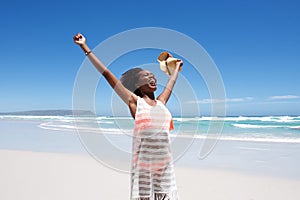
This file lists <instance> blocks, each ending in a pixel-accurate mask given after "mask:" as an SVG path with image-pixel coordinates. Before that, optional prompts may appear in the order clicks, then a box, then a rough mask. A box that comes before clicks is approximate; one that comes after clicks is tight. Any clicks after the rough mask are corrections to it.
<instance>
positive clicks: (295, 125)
mask: <svg viewBox="0 0 300 200" xmlns="http://www.w3.org/2000/svg"><path fill="white" fill-rule="evenodd" d="M173 122H174V128H175V129H174V130H173V131H171V132H170V138H171V142H172V143H171V145H172V152H173V158H174V162H175V164H176V165H177V166H180V165H182V166H190V167H197V168H199V167H200V168H222V169H228V170H242V171H246V172H248V173H252V172H255V173H257V172H258V173H261V174H269V175H272V176H274V175H276V176H283V177H286V176H289V177H297V178H299V177H300V171H299V170H298V169H299V166H300V163H299V160H300V116H261V117H246V116H237V117H225V118H213V117H173ZM133 127H134V120H133V119H131V117H108V116H97V117H73V116H28V115H18V116H17V115H1V116H0V149H9V150H22V151H23V150H25V151H38V152H54V153H70V154H74V153H75V154H84V155H87V154H89V155H91V156H92V157H94V158H95V159H96V160H97V161H99V162H100V163H102V164H104V165H105V166H108V167H110V168H114V169H118V170H119V171H128V170H129V167H130V160H131V148H132V146H131V144H132V130H133ZM215 131H217V132H215ZM210 136H213V139H214V140H213V141H212V142H211V140H206V139H207V138H209V137H210ZM205 141H206V142H207V141H208V143H205ZM209 142H211V143H209ZM201 152H204V154H205V156H204V157H202V158H201V156H200V155H201ZM120 163H126V164H125V165H123V164H120ZM120 166H124V167H123V168H121V167H120Z"/></svg>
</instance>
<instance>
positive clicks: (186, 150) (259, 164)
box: [0, 119, 300, 200]
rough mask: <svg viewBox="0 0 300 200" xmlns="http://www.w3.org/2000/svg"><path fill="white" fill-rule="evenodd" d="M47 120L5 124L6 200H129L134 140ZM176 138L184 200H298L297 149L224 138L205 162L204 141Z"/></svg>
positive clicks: (1, 169) (1, 147)
mask: <svg viewBox="0 0 300 200" xmlns="http://www.w3.org/2000/svg"><path fill="white" fill-rule="evenodd" d="M64 120H65V119H64ZM47 122H48V119H45V120H27V119H26V120H0V127H1V132H0V160H1V161H0V162H1V165H0V177H1V180H0V187H1V188H3V190H2V191H1V192H0V199H5V200H19V199H24V200H39V199H46V200H48V199H49V200H50V199H51V200H53V199H74V200H77V199H78V200H79V199H91V200H93V199H99V198H101V199H108V200H109V199H112V200H114V199H129V191H130V176H129V173H128V171H129V169H130V158H131V155H130V147H131V137H129V136H128V135H126V134H120V133H117V134H95V133H94V132H85V131H83V132H82V133H81V134H80V136H81V138H80V137H79V135H78V133H77V132H76V130H74V129H66V130H61V129H58V130H50V129H43V128H41V127H39V125H40V124H41V123H47ZM173 139H175V140H173V143H172V145H173V146H172V149H173V157H174V161H175V173H176V180H177V187H178V191H179V195H180V199H194V198H195V197H197V199H198V198H199V199H202V198H203V199H210V200H221V199H222V200H223V199H231V200H240V199H255V200H257V199H258V200H260V199H261V200H268V199H270V200H271V199H272V200H277V199H278V200H281V199H291V200H294V199H295V200H296V199H299V198H300V191H299V190H298V188H299V185H300V171H299V166H300V144H299V143H285V142H257V141H256V142H255V141H238V140H236V141H231V140H219V141H217V144H216V145H215V146H214V148H213V150H212V151H211V152H210V153H209V154H208V156H207V157H205V158H204V159H199V152H200V150H201V148H202V145H203V141H204V140H203V139H199V138H195V139H191V138H184V137H178V138H176V137H174V138H173ZM82 142H85V144H87V146H88V148H87V147H84V145H83V143H82ZM87 150H91V151H92V152H87ZM114 188H115V189H114ZM116 190H117V191H116Z"/></svg>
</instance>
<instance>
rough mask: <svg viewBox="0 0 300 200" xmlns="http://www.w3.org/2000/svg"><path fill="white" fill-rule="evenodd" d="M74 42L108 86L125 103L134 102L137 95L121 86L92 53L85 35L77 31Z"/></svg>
mask: <svg viewBox="0 0 300 200" xmlns="http://www.w3.org/2000/svg"><path fill="white" fill-rule="evenodd" d="M73 39H74V42H75V43H76V44H78V45H79V46H80V47H81V49H82V50H83V51H84V53H85V55H86V56H87V57H88V58H89V60H90V61H91V63H92V64H93V65H94V66H95V67H96V69H97V70H98V71H99V72H100V73H101V74H102V75H103V76H104V77H105V79H106V80H107V82H108V83H109V84H110V86H111V87H112V88H113V89H114V90H115V92H116V93H117V94H118V95H119V96H120V97H121V99H122V100H123V101H124V102H125V103H126V104H127V105H130V104H132V103H133V104H136V102H137V98H138V97H137V96H136V95H135V94H134V93H132V92H131V91H129V90H128V89H127V88H125V87H124V86H123V84H122V83H121V82H120V81H119V79H118V78H117V77H116V76H115V75H114V74H113V73H112V72H111V71H110V70H109V69H108V68H107V67H106V66H105V65H104V64H103V63H102V62H101V61H100V60H99V59H98V58H97V57H96V56H95V55H94V54H93V52H92V50H91V49H90V48H89V47H88V45H87V44H86V39H85V37H84V36H83V35H82V34H81V33H78V34H76V35H75V36H74V37H73Z"/></svg>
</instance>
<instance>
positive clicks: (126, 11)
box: [0, 0, 300, 115]
mask: <svg viewBox="0 0 300 200" xmlns="http://www.w3.org/2000/svg"><path fill="white" fill-rule="evenodd" d="M299 9H300V3H298V1H276V0H275V1H258V0H255V1H245V2H243V1H214V2H212V1H208V0H206V1H168V0H167V1H163V2H162V1H156V0H155V1H145V2H142V1H108V0H106V1H86V2H84V1H76V0H75V1H63V2H60V1H42V2H41V1H30V0H29V1H9V2H8V1H6V2H2V3H1V12H0V25H1V31H0V34H1V54H0V91H1V98H0V112H7V111H22V110H41V109H71V108H72V92H73V84H74V81H75V78H76V74H77V71H78V69H79V68H80V65H81V63H82V62H83V60H84V59H85V56H84V55H83V53H82V52H81V50H80V49H79V48H78V47H77V46H76V45H74V43H73V41H72V37H73V35H74V34H75V33H77V32H82V33H83V34H84V35H85V36H86V37H87V39H88V44H89V46H90V47H91V48H94V47H96V46H97V45H98V44H99V43H101V42H102V41H104V40H106V39H107V38H109V37H111V36H113V35H115V34H118V33H120V32H123V31H126V30H129V29H134V28H141V27H164V28H168V29H172V30H175V31H178V32H181V33H183V34H186V35H187V36H189V37H191V38H193V39H194V40H196V41H197V42H198V43H199V44H201V45H202V46H203V48H204V49H205V50H206V51H207V52H208V54H209V55H210V56H211V58H212V59H213V60H214V62H215V64H216V65H217V67H218V69H219V71H220V73H221V76H222V79H223V82H224V86H225V89H226V96H227V113H228V115H300V89H299V85H300V79H299V75H300V37H299V35H300V13H299ZM140 53H141V54H143V52H140ZM146 53H147V52H146ZM150 55H152V54H151V53H150ZM124 59H125V60H126V57H125V58H124ZM147 59H150V58H147ZM155 60H156V58H155V59H154V61H155ZM121 61H122V59H121V58H120V62H121ZM120 62H116V63H120ZM124 62H126V65H127V66H130V65H133V66H136V65H137V63H136V60H135V59H134V57H133V56H128V57H127V60H126V61H124ZM186 66H187V67H188V66H189V65H186ZM111 70H112V71H113V72H114V73H116V75H117V76H118V77H119V76H120V75H121V73H122V72H121V71H120V70H117V68H116V67H112V68H111ZM188 73H189V70H185V71H184V70H183V71H182V75H183V76H185V77H189V74H188ZM189 81H190V83H191V84H192V86H193V88H194V90H195V91H196V93H197V98H198V101H197V102H194V103H198V105H199V107H200V110H201V113H200V114H203V115H209V103H208V102H209V100H208V99H210V96H209V94H208V93H207V91H205V84H204V83H203V80H201V77H197V78H191V80H189ZM106 87H107V85H104V86H103V90H102V88H101V87H100V86H99V87H98V89H97V90H99V91H100V92H101V95H98V96H97V97H96V100H99V102H101V103H96V104H97V105H96V108H97V113H98V114H105V115H106V114H108V115H109V114H111V111H110V109H111V106H110V102H111V90H109V89H107V88H106ZM202 88H204V89H203V90H202ZM102 91H103V93H102ZM97 93H98V91H97ZM103 94H104V95H103ZM187 95H188V94H187ZM100 96H101V97H100ZM103 97H105V98H104V100H103V99H100V98H103ZM172 101H174V100H172ZM172 101H171V102H170V105H169V106H170V109H171V111H172V112H173V113H174V114H178V113H177V111H176V109H175V108H173V107H172ZM179 101H180V100H179ZM183 103H186V102H183ZM172 109H174V110H172Z"/></svg>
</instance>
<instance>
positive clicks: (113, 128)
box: [0, 115, 300, 143]
mask: <svg viewBox="0 0 300 200" xmlns="http://www.w3.org/2000/svg"><path fill="white" fill-rule="evenodd" d="M0 120H2V121H3V120H15V121H19V120H23V121H26V120H27V121H36V122H40V123H39V124H38V125H37V126H38V127H39V128H41V129H48V130H64V131H67V130H74V129H78V130H82V131H87V132H96V133H104V134H129V135H130V134H131V132H132V130H133V127H134V120H133V119H132V118H131V117H106V116H98V117H73V116H14V115H6V116H0ZM173 122H174V127H175V129H174V130H173V131H172V132H171V136H173V137H175V136H176V135H180V137H195V138H205V137H206V136H207V134H210V133H209V129H210V128H213V126H215V125H216V123H217V126H218V130H217V131H218V133H217V134H218V139H219V140H237V141H256V142H285V143H300V116H261V117H244V116H237V117H224V118H214V117H174V118H173ZM95 123H96V124H97V126H95Z"/></svg>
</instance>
